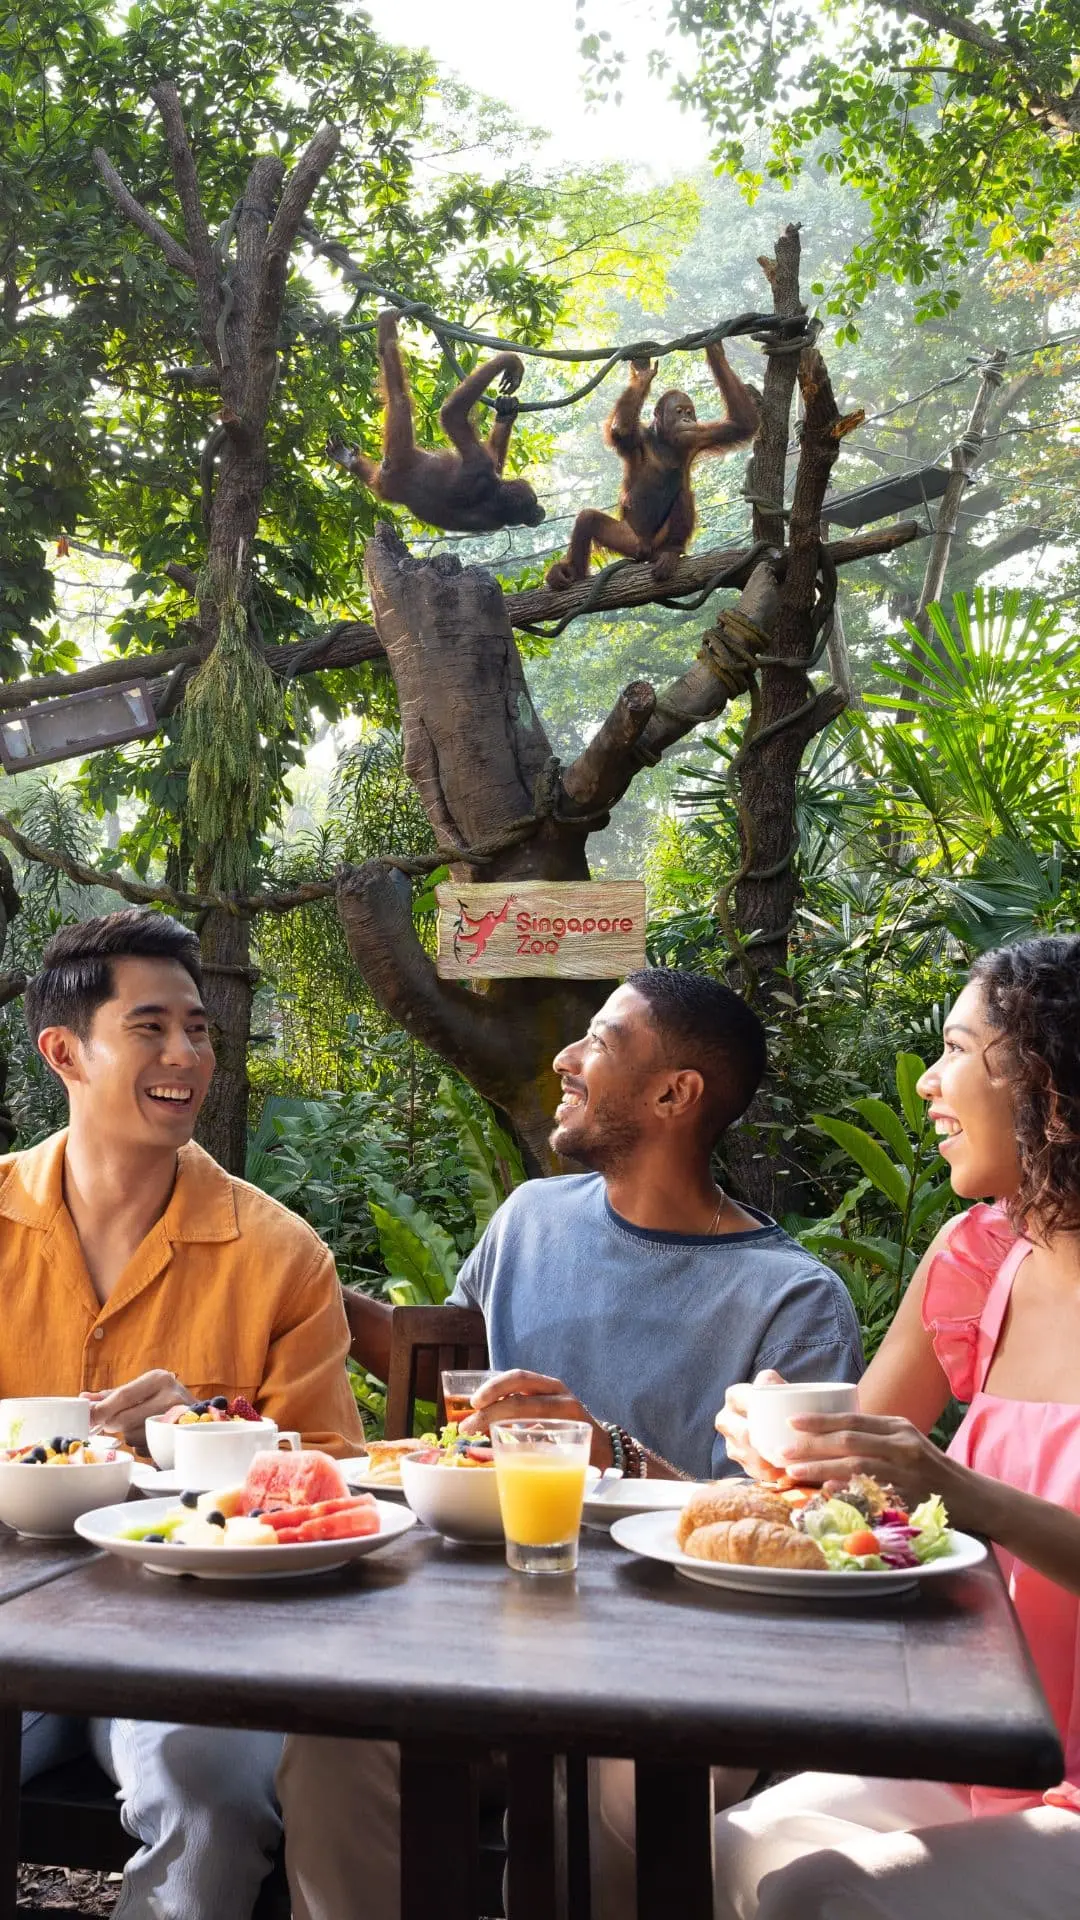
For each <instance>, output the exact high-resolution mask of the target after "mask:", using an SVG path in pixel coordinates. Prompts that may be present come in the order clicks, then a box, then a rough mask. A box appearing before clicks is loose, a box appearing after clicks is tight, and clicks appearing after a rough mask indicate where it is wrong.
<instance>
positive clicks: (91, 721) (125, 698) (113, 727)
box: [0, 680, 158, 773]
mask: <svg viewBox="0 0 1080 1920" xmlns="http://www.w3.org/2000/svg"><path fill="white" fill-rule="evenodd" d="M157 731H158V720H157V715H156V714H155V712H154V703H153V701H152V700H151V698H150V689H149V687H148V686H147V684H146V681H145V680H127V681H124V682H122V683H121V684H120V685H119V686H115V687H98V688H93V689H92V690H91V691H90V692H89V693H69V694H66V695H64V696H62V697H61V698H60V699H59V700H43V701H42V703H41V705H40V706H37V707H23V709H22V710H21V712H19V713H12V714H10V715H8V716H7V717H6V718H3V719H0V760H2V761H3V763H4V767H5V769H6V770H7V772H8V773H25V772H27V771H28V770H29V769H30V768H31V767H44V766H47V765H48V763H49V761H51V760H76V759H81V758H82V756H83V755H84V754H87V753H98V752H100V750H101V749H102V747H122V746H124V745H125V744H126V742H127V741H129V740H148V739H149V738H150V737H151V735H152V734H155V733H156V732H157Z"/></svg>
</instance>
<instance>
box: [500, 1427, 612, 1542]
mask: <svg viewBox="0 0 1080 1920" xmlns="http://www.w3.org/2000/svg"><path fill="white" fill-rule="evenodd" d="M491 1441H492V1447H493V1449H494V1453H495V1479H496V1483H497V1485H498V1489H499V1506H500V1509H501V1511H502V1522H503V1531H504V1533H505V1534H506V1564H507V1566H508V1567H513V1568H514V1570H515V1572H517V1573H573V1571H574V1569H575V1567H576V1566H577V1561H578V1534H579V1533H580V1531H581V1507H582V1502H583V1500H584V1498H585V1469H586V1467H587V1466H588V1464H589V1453H590V1451H591V1448H592V1428H591V1427H590V1425H589V1423H588V1421H587V1420H497V1421H496V1422H495V1424H494V1425H493V1427H492V1429H491Z"/></svg>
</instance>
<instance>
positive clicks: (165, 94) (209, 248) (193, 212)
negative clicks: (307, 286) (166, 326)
mask: <svg viewBox="0 0 1080 1920" xmlns="http://www.w3.org/2000/svg"><path fill="white" fill-rule="evenodd" d="M150 98H151V100H152V101H153V102H154V105H155V106H156V108H157V110H158V112H159V114H160V115H161V124H162V127H163V128H164V131H165V142H166V145H167V146H168V149H169V160H170V162H171V164H172V175H173V181H174V184H175V186H176V197H177V199H178V200H179V202H180V212H181V214H182V215H183V219H184V232H185V234H186V235H187V243H188V246H189V248H190V249H191V259H192V264H193V266H194V269H195V289H196V292H197V293H198V296H199V333H200V335H201V337H202V340H203V343H204V345H205V346H206V348H207V350H208V352H210V353H214V352H215V351H216V341H215V332H214V330H215V327H216V325H217V317H218V313H219V311H220V307H221V290H220V287H219V285H218V262H217V256H216V254H215V253H214V243H213V241H212V240H211V238H210V230H209V228H208V226H207V224H206V215H205V214H204V212H203V205H202V197H201V195H200V193H199V181H198V175H197V174H196V172H195V161H194V159H193V157H192V152H191V147H190V144H189V142H188V137H187V130H186V128H185V126H184V116H183V113H182V111H181V107H180V96H179V94H178V93H177V91H176V88H175V87H174V85H173V83H172V81H171V80H163V81H162V82H161V85H160V86H157V87H151V89H150Z"/></svg>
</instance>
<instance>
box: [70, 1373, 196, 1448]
mask: <svg viewBox="0 0 1080 1920" xmlns="http://www.w3.org/2000/svg"><path fill="white" fill-rule="evenodd" d="M82 1398H83V1399H84V1400H89V1402H90V1407H91V1413H90V1424H91V1426H92V1427H93V1429H94V1430H95V1432H97V1433H119V1434H122V1435H123V1438H124V1439H125V1440H126V1441H127V1442H128V1444H129V1445H130V1446H133V1447H135V1448H136V1449H137V1450H138V1452H140V1453H145V1452H146V1422H147V1420H148V1419H149V1418H150V1415H151V1414H152V1413H168V1411H169V1408H170V1407H175V1406H179V1405H180V1404H181V1403H183V1405H184V1406H187V1407H190V1406H192V1405H193V1404H194V1398H195V1396H194V1394H191V1393H189V1392H188V1390H187V1388H186V1387H185V1386H183V1385H182V1383H181V1382H180V1381H179V1380H178V1379H177V1378H176V1375H175V1374H174V1373H166V1371H165V1369H164V1368H163V1367H155V1368H154V1369H153V1370H152V1372H150V1373H140V1374H138V1375H137V1376H136V1378H135V1379H134V1380H128V1381H127V1382H126V1384H125V1385H124V1386H122V1387H110V1388H109V1390H108V1391H107V1392H95V1393H84V1394H83V1395H82Z"/></svg>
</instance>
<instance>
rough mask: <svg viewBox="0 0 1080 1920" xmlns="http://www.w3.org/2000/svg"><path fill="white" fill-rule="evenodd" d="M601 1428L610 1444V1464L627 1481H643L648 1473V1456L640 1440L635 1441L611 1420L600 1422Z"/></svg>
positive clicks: (624, 1429) (631, 1435)
mask: <svg viewBox="0 0 1080 1920" xmlns="http://www.w3.org/2000/svg"><path fill="white" fill-rule="evenodd" d="M600 1424H601V1426H602V1428H603V1430H604V1432H605V1433H606V1434H607V1437H608V1439H609V1440H610V1442H611V1464H612V1466H613V1467H615V1468H617V1469H618V1471H619V1472H620V1473H621V1474H623V1475H624V1476H625V1478H626V1479H627V1480H644V1479H645V1478H646V1477H647V1475H648V1471H649V1462H648V1456H647V1455H646V1452H645V1449H644V1447H643V1446H642V1444H641V1441H640V1440H635V1439H634V1436H633V1434H632V1433H627V1431H626V1428H625V1427H619V1426H616V1424H615V1422H614V1421H613V1420H602V1421H601V1423H600Z"/></svg>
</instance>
